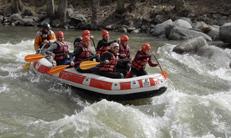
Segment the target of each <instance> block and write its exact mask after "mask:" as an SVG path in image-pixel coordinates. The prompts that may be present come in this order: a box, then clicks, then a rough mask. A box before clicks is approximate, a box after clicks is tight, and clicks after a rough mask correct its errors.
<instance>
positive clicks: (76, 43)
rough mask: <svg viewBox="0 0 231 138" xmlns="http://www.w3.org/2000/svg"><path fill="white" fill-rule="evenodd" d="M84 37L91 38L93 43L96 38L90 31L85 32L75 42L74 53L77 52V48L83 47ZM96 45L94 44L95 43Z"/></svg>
mask: <svg viewBox="0 0 231 138" xmlns="http://www.w3.org/2000/svg"><path fill="white" fill-rule="evenodd" d="M84 36H89V37H90V39H91V40H92V42H93V41H94V40H93V39H94V36H92V35H91V31H90V30H83V32H82V35H81V36H80V37H77V38H76V39H75V40H74V52H75V51H76V50H77V47H78V46H79V45H81V41H82V39H83V37H84ZM93 43H94V42H93Z"/></svg>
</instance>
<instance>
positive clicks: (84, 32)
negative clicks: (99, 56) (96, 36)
mask: <svg viewBox="0 0 231 138" xmlns="http://www.w3.org/2000/svg"><path fill="white" fill-rule="evenodd" d="M86 35H87V36H90V35H91V32H90V31H89V30H84V31H83V32H82V36H86Z"/></svg>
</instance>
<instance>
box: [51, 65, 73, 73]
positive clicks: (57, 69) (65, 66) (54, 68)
mask: <svg viewBox="0 0 231 138" xmlns="http://www.w3.org/2000/svg"><path fill="white" fill-rule="evenodd" d="M69 66H70V65H59V66H55V67H53V68H51V69H50V70H49V71H48V72H47V73H48V74H55V73H59V72H60V71H63V70H64V69H65V68H67V67H69Z"/></svg>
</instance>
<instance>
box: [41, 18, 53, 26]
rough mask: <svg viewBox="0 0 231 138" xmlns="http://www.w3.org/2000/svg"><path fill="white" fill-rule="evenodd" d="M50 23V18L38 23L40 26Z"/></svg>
mask: <svg viewBox="0 0 231 138" xmlns="http://www.w3.org/2000/svg"><path fill="white" fill-rule="evenodd" d="M50 22H51V19H50V18H45V19H44V20H43V21H42V22H41V23H40V25H42V24H45V23H50Z"/></svg>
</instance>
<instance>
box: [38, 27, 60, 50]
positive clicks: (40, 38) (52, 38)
mask: <svg viewBox="0 0 231 138" xmlns="http://www.w3.org/2000/svg"><path fill="white" fill-rule="evenodd" d="M44 40H49V41H50V42H54V41H56V37H55V33H54V32H53V31H51V30H49V31H48V33H47V34H45V33H43V32H42V31H38V32H37V34H36V37H35V41H34V48H35V50H37V49H39V48H41V46H42V43H43V42H44ZM47 47H48V45H47V46H46V47H45V48H47Z"/></svg>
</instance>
